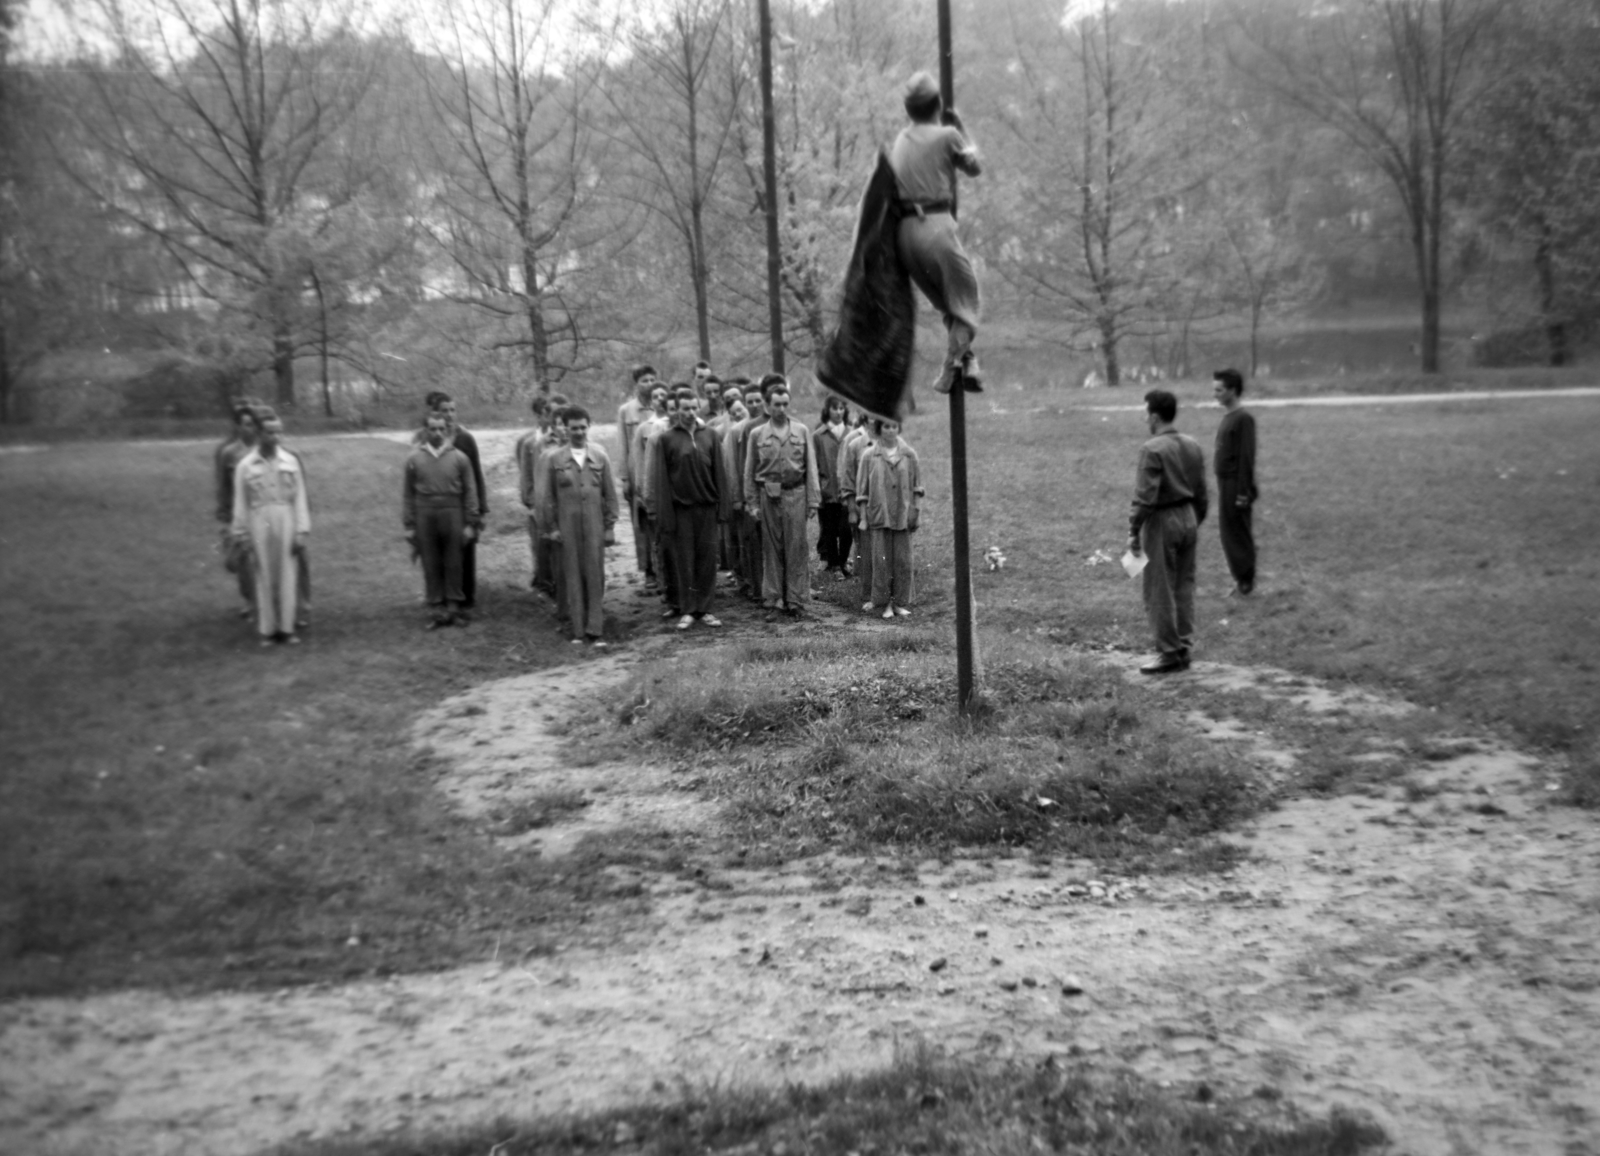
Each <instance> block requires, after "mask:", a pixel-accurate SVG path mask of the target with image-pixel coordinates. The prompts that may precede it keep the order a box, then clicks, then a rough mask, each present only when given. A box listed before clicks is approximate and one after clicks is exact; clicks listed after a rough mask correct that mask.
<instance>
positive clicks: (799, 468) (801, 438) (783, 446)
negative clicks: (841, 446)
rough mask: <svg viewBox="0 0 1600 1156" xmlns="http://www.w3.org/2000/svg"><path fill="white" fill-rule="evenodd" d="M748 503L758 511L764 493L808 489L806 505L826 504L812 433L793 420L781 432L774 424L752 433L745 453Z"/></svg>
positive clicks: (745, 492)
mask: <svg viewBox="0 0 1600 1156" xmlns="http://www.w3.org/2000/svg"><path fill="white" fill-rule="evenodd" d="M744 458H745V461H744V503H745V506H746V507H747V508H749V509H757V508H759V507H758V506H757V500H756V499H757V495H758V494H760V493H761V492H763V491H766V492H769V493H770V492H771V491H773V490H776V491H778V492H780V493H781V492H782V491H784V490H795V489H799V488H800V487H802V486H804V487H805V491H806V506H807V508H809V509H816V508H817V507H818V506H820V505H821V504H822V488H821V486H820V485H819V484H818V482H817V455H816V452H815V451H814V450H813V449H812V447H811V433H810V431H809V430H807V429H806V427H805V426H803V425H801V424H800V423H799V422H797V421H795V420H794V419H793V418H790V419H789V422H788V424H787V425H786V426H785V427H784V428H783V429H782V430H779V429H778V428H777V427H776V426H774V425H773V424H772V423H771V422H770V421H769V422H767V423H766V424H765V425H761V426H757V427H756V428H754V429H752V430H751V431H750V435H749V444H748V445H747V446H746V447H745V454H744Z"/></svg>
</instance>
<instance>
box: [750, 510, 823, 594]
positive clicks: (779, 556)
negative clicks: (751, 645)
mask: <svg viewBox="0 0 1600 1156" xmlns="http://www.w3.org/2000/svg"><path fill="white" fill-rule="evenodd" d="M759 500H760V502H761V601H762V604H763V605H765V606H779V605H782V604H783V603H788V604H789V605H790V606H803V605H805V603H806V602H807V601H808V600H809V599H810V597H811V571H810V569H809V564H810V558H809V556H808V548H807V545H806V489H805V487H804V486H796V487H795V488H794V489H792V490H784V491H783V493H782V494H781V495H780V496H778V497H776V498H769V497H768V496H767V495H766V493H765V492H763V493H762V494H761V495H760V497H759Z"/></svg>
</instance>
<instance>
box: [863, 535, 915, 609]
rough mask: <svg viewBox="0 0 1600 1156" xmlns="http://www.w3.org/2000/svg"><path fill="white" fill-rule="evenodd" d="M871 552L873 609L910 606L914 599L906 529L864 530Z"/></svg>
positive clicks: (909, 544) (909, 538)
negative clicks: (890, 605) (889, 606)
mask: <svg viewBox="0 0 1600 1156" xmlns="http://www.w3.org/2000/svg"><path fill="white" fill-rule="evenodd" d="M867 544H868V548H869V549H870V550H871V552H872V577H871V587H870V589H871V590H872V603H873V605H874V606H887V605H888V604H889V603H891V602H893V603H894V604H895V605H896V606H910V605H911V603H912V601H913V600H915V598H916V596H917V588H916V581H915V579H914V577H913V569H914V564H913V562H912V558H911V531H910V530H868V531H867Z"/></svg>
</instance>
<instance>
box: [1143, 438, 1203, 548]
mask: <svg viewBox="0 0 1600 1156" xmlns="http://www.w3.org/2000/svg"><path fill="white" fill-rule="evenodd" d="M1183 505H1193V506H1194V516H1195V521H1196V522H1204V521H1205V520H1206V508H1207V500H1206V455H1205V451H1204V450H1202V449H1201V448H1200V443H1199V442H1197V441H1195V440H1194V439H1193V438H1192V437H1190V436H1189V435H1188V434H1182V433H1179V432H1178V431H1177V430H1175V429H1168V430H1163V431H1161V432H1160V433H1158V434H1156V436H1155V437H1153V438H1151V439H1150V440H1149V441H1147V442H1145V443H1144V445H1142V446H1140V447H1139V468H1138V471H1137V472H1136V473H1135V474H1134V479H1133V513H1132V515H1130V517H1129V521H1128V530H1129V533H1131V534H1134V535H1137V534H1138V533H1139V531H1140V529H1141V528H1143V526H1144V524H1145V522H1146V520H1148V519H1149V517H1150V515H1151V514H1153V513H1155V512H1156V511H1157V510H1164V509H1166V508H1167V507H1169V506H1183Z"/></svg>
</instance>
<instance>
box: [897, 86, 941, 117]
mask: <svg viewBox="0 0 1600 1156" xmlns="http://www.w3.org/2000/svg"><path fill="white" fill-rule="evenodd" d="M941 103H942V102H941V101H940V99H939V94H938V93H934V94H933V95H932V96H908V97H906V115H907V116H908V117H910V118H911V119H912V120H914V121H916V122H918V123H919V124H922V123H926V122H927V121H930V120H937V119H938V118H939V107H940V105H941Z"/></svg>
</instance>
